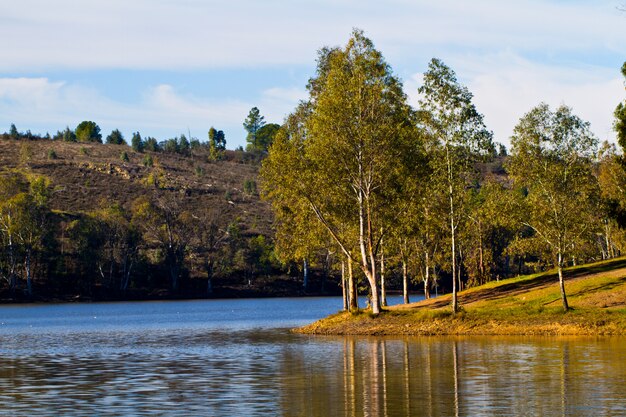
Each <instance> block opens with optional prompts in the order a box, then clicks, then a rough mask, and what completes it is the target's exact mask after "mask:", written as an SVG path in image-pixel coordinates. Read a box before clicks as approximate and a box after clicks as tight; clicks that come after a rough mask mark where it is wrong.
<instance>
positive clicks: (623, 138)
mask: <svg viewBox="0 0 626 417" xmlns="http://www.w3.org/2000/svg"><path fill="white" fill-rule="evenodd" d="M622 75H623V76H624V81H625V82H626V62H624V64H623V65H622ZM613 114H614V116H615V122H614V124H613V128H614V129H615V132H616V133H617V142H618V143H619V145H620V146H621V147H622V150H626V100H622V102H621V103H619V104H618V105H617V107H616V108H615V112H614V113H613Z"/></svg>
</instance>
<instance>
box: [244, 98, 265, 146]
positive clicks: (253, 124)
mask: <svg viewBox="0 0 626 417" xmlns="http://www.w3.org/2000/svg"><path fill="white" fill-rule="evenodd" d="M264 125H265V117H263V116H261V112H260V111H259V109H258V108H256V107H253V108H252V109H250V112H249V113H248V117H246V120H244V122H243V128H244V129H245V130H246V132H248V136H247V137H246V141H247V142H248V146H247V149H248V150H251V151H256V150H260V149H261V147H260V144H259V142H258V132H259V129H261V128H262V127H263V126H264Z"/></svg>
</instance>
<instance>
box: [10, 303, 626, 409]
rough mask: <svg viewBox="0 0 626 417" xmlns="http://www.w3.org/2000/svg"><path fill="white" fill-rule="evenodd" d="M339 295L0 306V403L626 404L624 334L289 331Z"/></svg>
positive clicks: (325, 310) (329, 307) (332, 307)
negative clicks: (378, 334) (425, 335)
mask: <svg viewBox="0 0 626 417" xmlns="http://www.w3.org/2000/svg"><path fill="white" fill-rule="evenodd" d="M390 300H391V303H392V304H393V303H398V302H400V298H399V297H391V298H390ZM362 305H363V303H362ZM340 308H341V299H340V298H336V297H323V298H284V299H244V300H203V301H168V302H132V303H93V304H56V305H27V306H24V305H22V306H15V305H10V306H1V307H0V415H1V416H26V415H28V416H44V415H45V416H50V415H64V416H86V415H90V416H143V415H163V416H170V415H172V416H178V415H180V416H183V415H184V416H454V415H457V416H494V415H496V416H497V415H502V416H509V415H520V416H547V415H563V416H592V415H593V416H596V415H598V416H599V415H603V416H618V415H622V416H623V415H626V389H625V387H626V339H624V338H548V337H542V338H529V337H525V338H514V337H510V338H503V337H471V338H461V337H458V338H457V337H449V338H442V337H432V338H416V337H413V338H399V337H396V338H394V337H385V338H383V337H325V336H304V335H295V334H291V333H290V332H289V331H288V329H289V328H290V327H294V326H299V325H303V324H306V323H308V322H310V321H313V320H315V319H318V318H321V317H323V316H325V315H327V314H330V313H334V312H336V311H338V310H339V309H340Z"/></svg>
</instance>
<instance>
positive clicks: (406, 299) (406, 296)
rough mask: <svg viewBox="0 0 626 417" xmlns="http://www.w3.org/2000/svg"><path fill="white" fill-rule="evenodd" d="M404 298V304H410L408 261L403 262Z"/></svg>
mask: <svg viewBox="0 0 626 417" xmlns="http://www.w3.org/2000/svg"><path fill="white" fill-rule="evenodd" d="M402 298H403V301H404V304H409V303H410V301H409V274H408V272H407V266H406V261H405V260H404V259H403V260H402Z"/></svg>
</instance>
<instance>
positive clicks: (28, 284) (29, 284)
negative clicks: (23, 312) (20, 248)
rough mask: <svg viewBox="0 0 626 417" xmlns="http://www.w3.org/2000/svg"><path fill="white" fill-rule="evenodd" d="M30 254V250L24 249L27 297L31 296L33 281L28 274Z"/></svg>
mask: <svg viewBox="0 0 626 417" xmlns="http://www.w3.org/2000/svg"><path fill="white" fill-rule="evenodd" d="M30 255H31V250H30V249H27V250H26V291H27V292H28V298H31V297H32V296H33V281H32V278H31V274H30Z"/></svg>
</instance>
